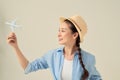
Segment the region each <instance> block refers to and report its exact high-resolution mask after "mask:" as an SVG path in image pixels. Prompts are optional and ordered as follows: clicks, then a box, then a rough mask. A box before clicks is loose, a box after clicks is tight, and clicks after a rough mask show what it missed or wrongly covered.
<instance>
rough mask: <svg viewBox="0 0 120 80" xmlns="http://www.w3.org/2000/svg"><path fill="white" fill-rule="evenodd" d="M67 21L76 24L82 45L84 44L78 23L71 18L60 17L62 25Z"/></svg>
mask: <svg viewBox="0 0 120 80" xmlns="http://www.w3.org/2000/svg"><path fill="white" fill-rule="evenodd" d="M66 19H67V20H69V21H71V22H72V23H73V24H74V26H75V28H76V29H77V31H78V33H79V37H80V43H81V42H83V38H82V35H81V32H80V29H79V28H78V27H77V25H76V23H75V22H74V21H73V20H72V19H71V18H65V17H60V18H59V20H60V23H63V22H64V21H65V20H66Z"/></svg>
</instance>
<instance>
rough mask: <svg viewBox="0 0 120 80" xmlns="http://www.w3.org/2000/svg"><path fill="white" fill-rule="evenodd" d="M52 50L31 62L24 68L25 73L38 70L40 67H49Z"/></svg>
mask: <svg viewBox="0 0 120 80" xmlns="http://www.w3.org/2000/svg"><path fill="white" fill-rule="evenodd" d="M50 55H51V52H48V53H46V54H45V55H44V56H42V57H40V58H37V59H36V60H34V61H32V62H29V63H28V65H27V67H26V68H25V70H24V73H25V74H28V73H30V72H33V71H37V70H39V69H47V68H49V66H48V60H49V58H50Z"/></svg>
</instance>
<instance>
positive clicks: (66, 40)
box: [58, 22, 76, 45]
mask: <svg viewBox="0 0 120 80" xmlns="http://www.w3.org/2000/svg"><path fill="white" fill-rule="evenodd" d="M58 40H59V44H61V45H69V44H72V43H73V42H75V40H76V39H75V38H74V34H73V33H72V31H71V29H70V25H69V24H67V23H65V22H63V23H62V24H61V25H60V28H59V32H58Z"/></svg>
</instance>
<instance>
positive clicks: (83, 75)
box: [64, 19, 89, 80]
mask: <svg viewBox="0 0 120 80" xmlns="http://www.w3.org/2000/svg"><path fill="white" fill-rule="evenodd" d="M64 22H65V23H67V24H69V25H70V29H71V31H72V33H75V32H78V31H77V29H76V28H75V26H74V24H73V23H72V22H71V21H69V20H68V19H66V20H65V21H64ZM76 46H77V47H78V51H79V61H80V64H81V66H82V68H83V71H84V72H83V74H82V77H81V79H80V80H86V79H87V78H88V76H89V73H88V71H87V69H86V68H85V65H84V63H83V60H82V54H81V48H80V36H79V35H78V37H77V39H76Z"/></svg>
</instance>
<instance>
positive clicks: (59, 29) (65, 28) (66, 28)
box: [59, 28, 67, 30]
mask: <svg viewBox="0 0 120 80" xmlns="http://www.w3.org/2000/svg"><path fill="white" fill-rule="evenodd" d="M60 29H62V30H67V28H59V30H60Z"/></svg>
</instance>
